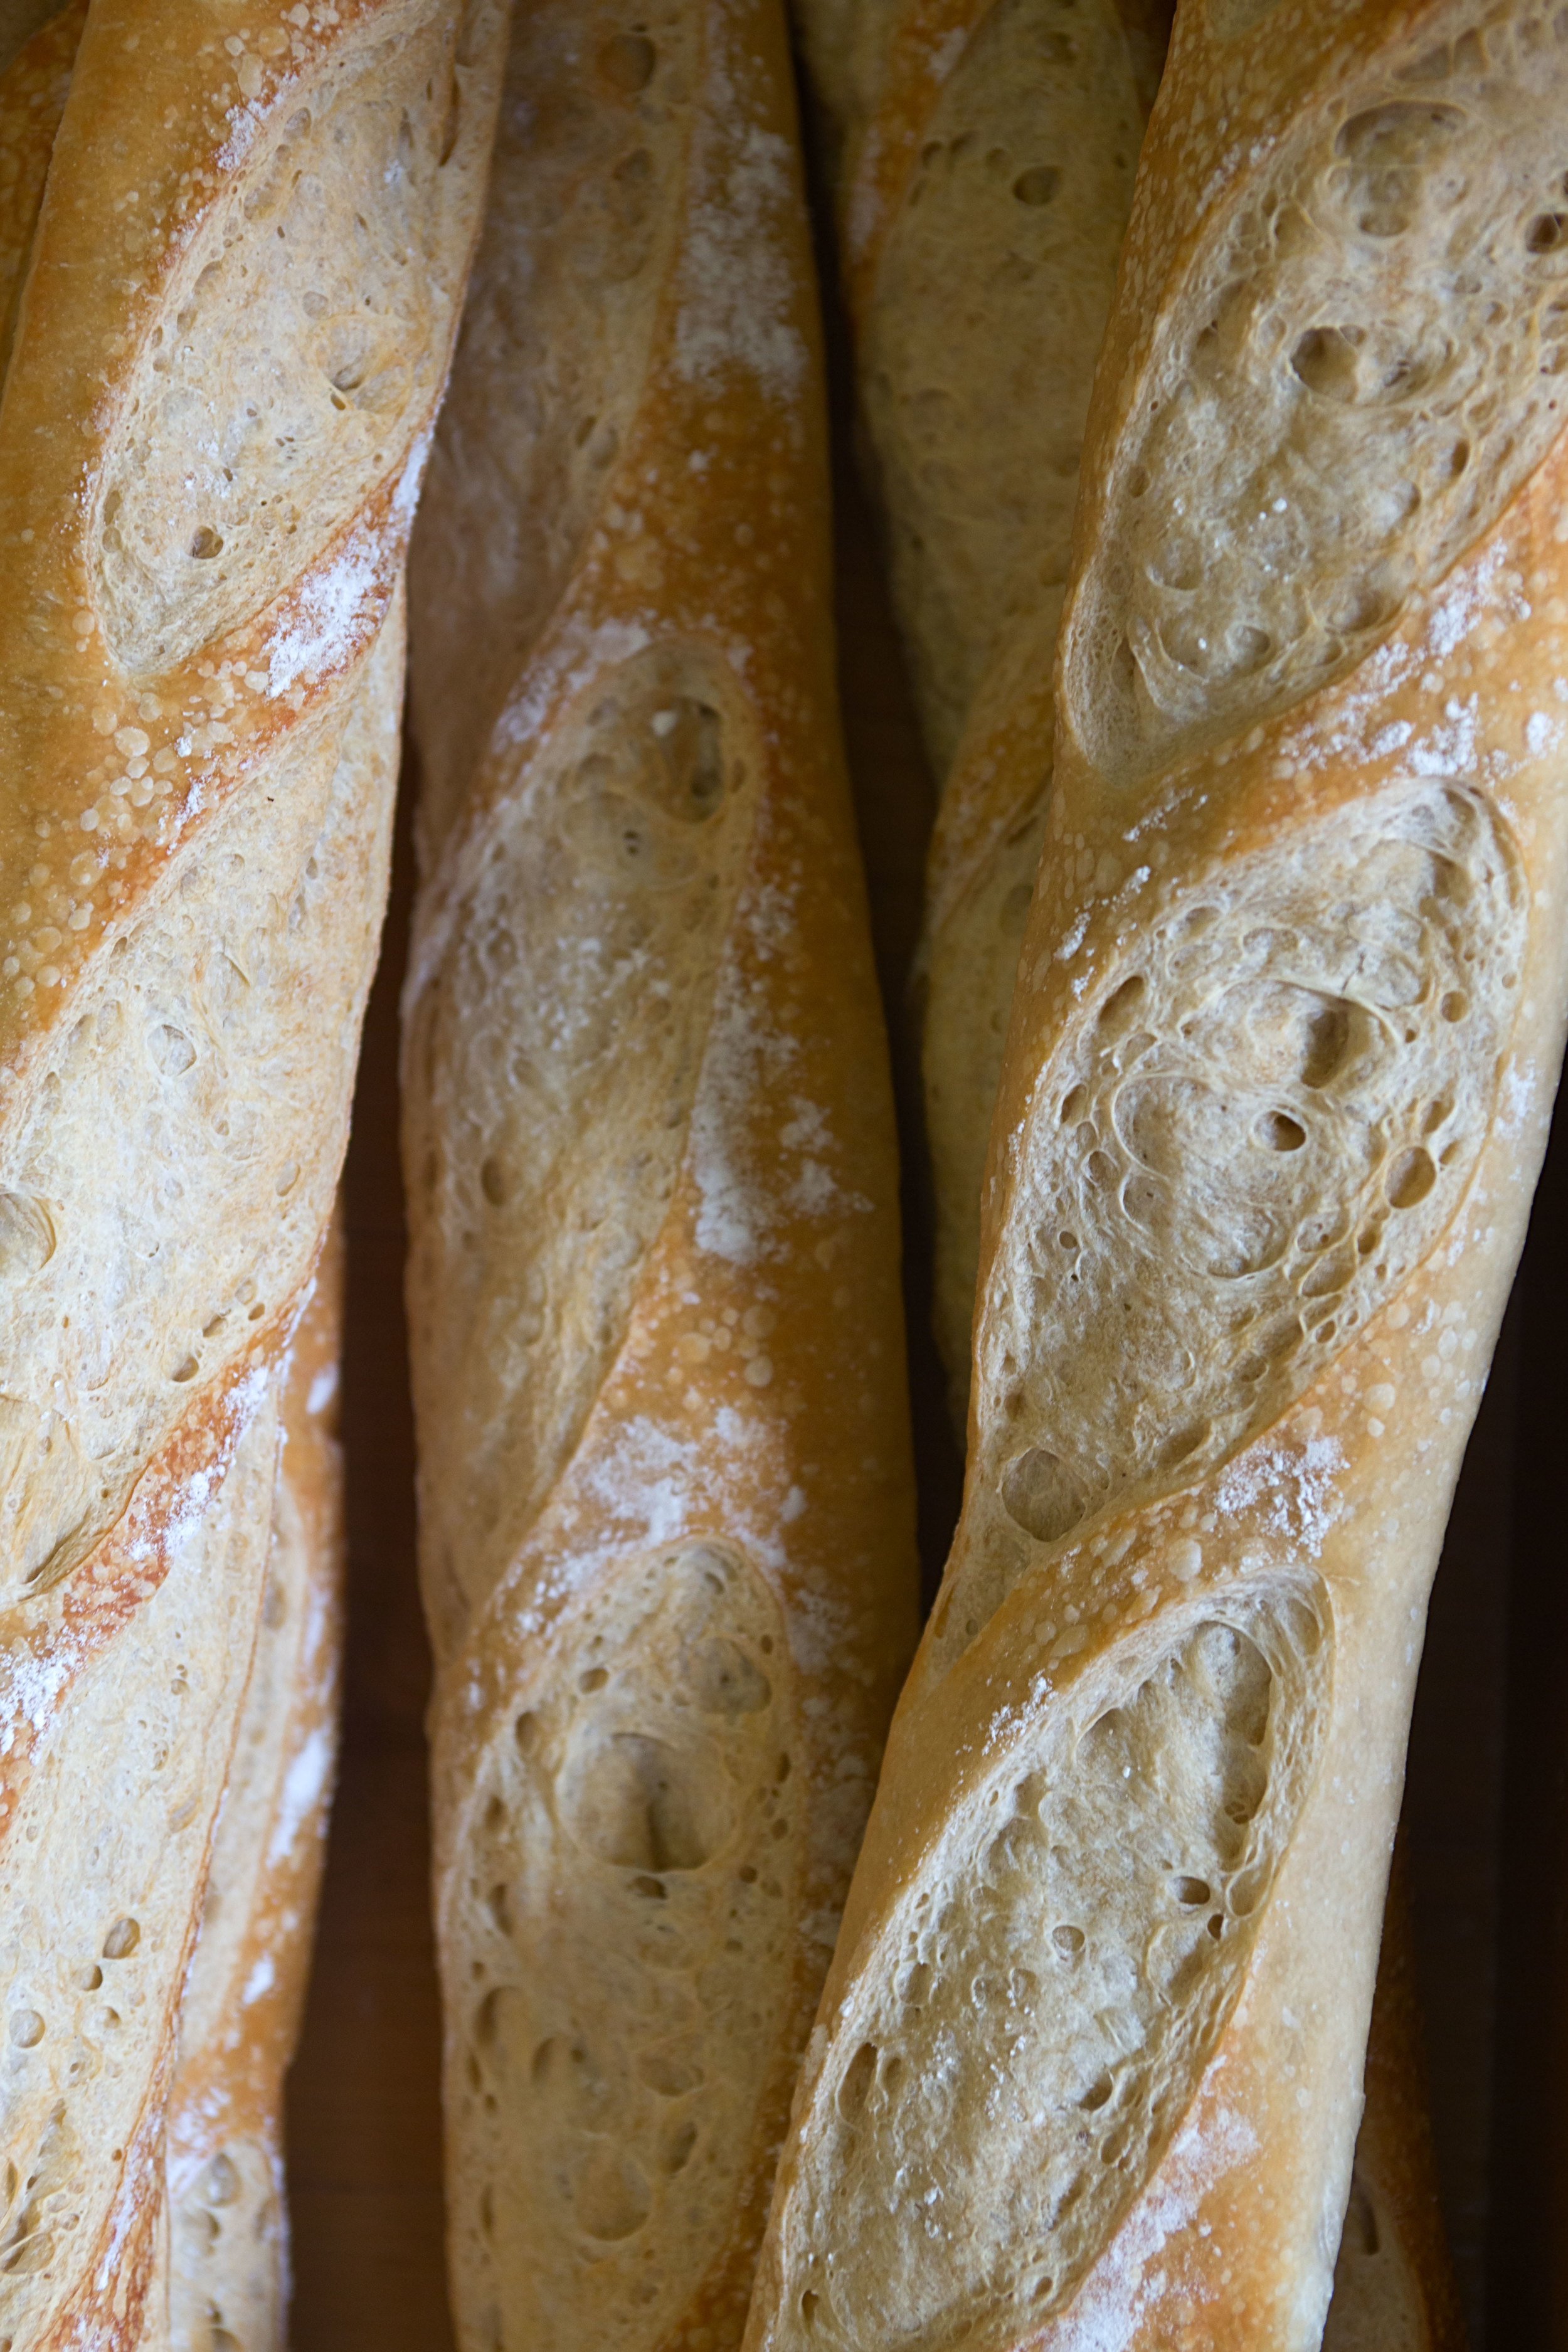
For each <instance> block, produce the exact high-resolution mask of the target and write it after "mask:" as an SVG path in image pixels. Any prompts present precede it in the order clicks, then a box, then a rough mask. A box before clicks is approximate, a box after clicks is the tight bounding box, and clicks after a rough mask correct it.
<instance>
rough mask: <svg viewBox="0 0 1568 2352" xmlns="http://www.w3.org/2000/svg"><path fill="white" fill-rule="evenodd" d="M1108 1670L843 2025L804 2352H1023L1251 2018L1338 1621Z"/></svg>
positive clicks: (860, 1992)
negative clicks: (955, 2351) (1239, 2009)
mask: <svg viewBox="0 0 1568 2352" xmlns="http://www.w3.org/2000/svg"><path fill="white" fill-rule="evenodd" d="M1183 1618H1184V1622H1180V1623H1178V1624H1172V1623H1171V1622H1169V1621H1167V1622H1166V1623H1165V1624H1164V1625H1163V1626H1162V1627H1161V1629H1160V1630H1159V1632H1158V1633H1146V1634H1144V1635H1142V1636H1138V1637H1133V1638H1132V1639H1131V1640H1129V1641H1127V1642H1126V1643H1123V1644H1121V1645H1120V1647H1118V1648H1116V1649H1113V1650H1112V1651H1111V1652H1110V1654H1108V1655H1107V1656H1106V1657H1105V1658H1103V1659H1101V1660H1100V1662H1098V1664H1097V1665H1096V1667H1095V1668H1094V1669H1093V1670H1092V1671H1091V1675H1090V1676H1088V1677H1086V1678H1085V1682H1084V1684H1083V1685H1079V1686H1077V1687H1075V1689H1074V1690H1073V1692H1072V1694H1071V1696H1070V1697H1069V1698H1068V1700H1067V1701H1066V1703H1065V1704H1059V1705H1058V1707H1057V1708H1056V1709H1055V1710H1054V1711H1053V1713H1052V1715H1051V1716H1050V1717H1048V1718H1047V1719H1046V1720H1045V1721H1044V1722H1043V1723H1042V1724H1041V1726H1040V1727H1039V1728H1038V1729H1037V1730H1036V1731H1035V1732H1034V1733H1033V1734H1031V1735H1030V1736H1029V1737H1027V1738H1025V1739H1024V1740H1022V1741H1021V1742H1019V1743H1016V1744H1015V1745H1014V1746H1013V1747H1012V1748H1011V1749H1010V1752H1009V1754H1008V1757H1007V1759H1006V1761H1005V1766H1003V1767H1000V1768H998V1769H996V1770H994V1772H993V1773H991V1774H989V1775H987V1776H986V1777H985V1778H984V1780H982V1781H981V1782H980V1783H979V1784H978V1785H977V1786H975V1787H974V1788H973V1789H972V1790H970V1791H968V1792H966V1794H965V1795H964V1797H963V1800H962V1801H960V1802H959V1803H958V1804H956V1805H955V1806H953V1807H952V1809H951V1810H950V1811H949V1813H948V1815H947V1816H946V1818H945V1819H944V1822H943V1824H942V1829H941V1831H940V1832H939V1834H938V1835H937V1837H936V1838H935V1839H934V1840H933V1841H932V1843H931V1845H930V1846H929V1847H928V1848H927V1849H926V1850H925V1851H924V1852H923V1853H921V1858H920V1861H919V1863H918V1865H917V1866H916V1867H915V1868H913V1869H912V1870H911V1872H910V1875H909V1878H908V1881H907V1883H906V1884H905V1885H903V1886H902V1887H901V1888H900V1893H899V1895H898V1896H897V1899H896V1900H895V1901H894V1902H893V1903H892V1904H891V1905H890V1906H889V1910H888V1912H887V1914H886V1916H885V1918H884V1920H883V1922H882V1925H881V1927H880V1928H879V1933H878V1936H877V1938H876V1942H875V1946H874V1948H873V1949H871V1950H870V1951H868V1953H866V1954H865V1955H864V1956H863V1959H862V1965H861V1966H860V1967H859V1969H858V1971H857V1974H856V1977H855V1979H854V1982H853V1985H852V1987H851V1988H850V1990H848V1992H847V1997H846V1998H845V2000H844V2001H843V2003H842V2005H841V2006H840V2007H839V2008H838V2009H837V2011H836V2012H835V2013H834V2014H833V2016H832V2017H831V2019H830V2020H829V2021H828V2027H827V2030H828V2034H829V2041H828V2045H827V2048H826V2054H825V2056H824V2059H823V2062H822V2064H821V2069H820V2072H819V2073H818V2074H817V2075H816V2079H815V2080H814V2081H813V2082H812V2083H811V2084H810V2085H809V2089H808V2092H807V2100H806V2106H805V2115H804V2117H803V2122H802V2136H801V2142H800V2154H799V2159H798V2166H797V2170H796V2173H795V2179H794V2181H793V2182H792V2186H791V2189H790V2194H789V2199H788V2201H787V2204H786V2206H785V2208H784V2213H783V2216H782V2221H781V2225H780V2233H781V2267H782V2273H783V2282H784V2291H783V2296H782V2300H781V2303H780V2305H779V2307H778V2312H777V2318H776V2322H775V2332H774V2335H773V2338H772V2340H773V2342H775V2343H776V2344H778V2345H779V2346H781V2347H784V2346H787V2347H791V2352H809V2347H823V2352H830V2347H831V2352H850V2347H854V2352H863V2347H867V2346H869V2345H877V2346H882V2347H889V2352H893V2347H907V2352H917V2347H918V2352H948V2347H958V2346H959V2345H963V2346H965V2347H972V2348H973V2352H993V2348H994V2352H1003V2347H1011V2346H1014V2345H1016V2344H1017V2343H1019V2342H1020V2341H1022V2340H1025V2339H1026V2338H1027V2337H1028V2336H1029V2335H1030V2333H1031V2331H1032V2330H1033V2329H1035V2328H1037V2327H1038V2326H1041V2325H1043V2324H1044V2323H1045V2322H1046V2321H1047V2319H1049V2318H1050V2317H1051V2316H1052V2315H1054V2314H1055V2313H1057V2312H1058V2311H1060V2310H1062V2309H1063V2308H1064V2307H1065V2306H1066V2305H1067V2304H1068V2302H1069V2301H1070V2300H1071V2297H1072V2294H1073V2293H1074V2290H1075V2288H1076V2286H1077V2284H1078V2283H1079V2280H1080V2279H1081V2278H1082V2276H1083V2274H1084V2273H1085V2272H1086V2270H1087V2269H1088V2268H1089V2265H1090V2263H1092V2262H1093V2260H1094V2258H1095V2256H1096V2254H1097V2253H1098V2252H1099V2251H1100V2247H1101V2246H1102V2245H1103V2244H1104V2243H1105V2242H1106V2240H1107V2239H1108V2238H1109V2237H1110V2235H1111V2233H1112V2232H1113V2231H1114V2230H1115V2228H1116V2226H1117V2223H1118V2221H1120V2219H1121V2215H1122V2214H1123V2213H1124V2212H1125V2211H1126V2210H1127V2208H1128V2206H1129V2205H1130V2204H1131V2201H1132V2199H1133V2198H1134V2197H1135V2196H1136V2194H1137V2193H1138V2190H1139V2189H1140V2188H1141V2187H1142V2184H1143V2182H1144V2181H1145V2180H1146V2179H1148V2177H1149V2175H1150V2173H1151V2172H1152V2169H1153V2168H1154V2166H1155V2164H1156V2163H1157V2162H1158V2160H1159V2158H1160V2155H1161V2153H1162V2152H1163V2148H1164V2147H1165V2146H1166V2145H1167V2144H1168V2142H1169V2139H1170V2137H1171V2135H1172V2133H1173V2130H1174V2129H1175V2127H1176V2125H1177V2124H1178V2122H1179V2121H1180V2119H1181V2116H1183V2114H1184V2112H1185V2109H1186V2107H1187V2105H1188V2103H1189V2102H1190V2100H1191V2097H1192V2095H1193V2093H1194V2089H1195V2087H1196V2084H1197V2083H1198V2081H1199V2079H1200V2078H1201V2076H1202V2074H1203V2072H1204V2069H1205V2065H1206V2063H1207V2062H1208V2059H1209V2057H1210V2054H1211V2053H1212V2052H1213V2050H1214V2047H1215V2043H1216V2042H1217V2041H1218V2039H1219V2036H1220V2034H1221V2032H1222V2031H1223V2029H1224V2026H1225V2023H1226V2019H1227V2018H1228V2016H1229V2014H1230V2011H1231V2010H1232V2008H1233V2007H1234V2005H1235V2002H1236V2000H1237V1995H1238V1993H1239V1991H1240V1990H1241V1986H1242V1983H1243V1981H1244V1979H1245V1977H1246V1972H1247V1959H1248V1956H1249V1953H1250V1950H1251V1947H1252V1942H1253V1938H1254V1937H1255V1935H1256V1932H1257V1928H1258V1922H1259V1919H1260V1917H1261V1916H1262V1913H1263V1910H1264V1908H1265V1906H1266V1905H1267V1903H1268V1895H1269V1891H1270V1888H1271V1886H1272V1885H1273V1881H1274V1876H1275V1874H1276V1872H1277V1870H1278V1867H1279V1860H1280V1857H1281V1855H1282V1853H1283V1852H1284V1849H1285V1846H1286V1843H1287V1842H1288V1840H1289V1834H1290V1831H1291V1827H1292V1825H1293V1822H1294V1820H1295V1816H1296V1813H1297V1811H1298V1810H1299V1807H1300V1800H1301V1796H1302V1794H1303V1791H1304V1790H1305V1788H1306V1785H1307V1782H1308V1780H1309V1778H1310V1770H1311V1766H1312V1760H1313V1755H1314V1749H1315V1743H1316V1734H1317V1727H1318V1725H1319V1722H1320V1719H1321V1701H1322V1696H1323V1693H1324V1690H1325V1687H1326V1682H1327V1676H1328V1672H1329V1658H1328V1649H1329V1645H1328V1642H1327V1638H1326V1636H1327V1631H1328V1621H1327V1614H1326V1604H1325V1603H1324V1602H1323V1601H1321V1597H1312V1596H1310V1595H1309V1594H1308V1593H1307V1592H1306V1591H1305V1590H1304V1589H1301V1590H1297V1589H1293V1588H1292V1587H1291V1586H1289V1584H1286V1583H1277V1584H1271V1585H1270V1584H1265V1585H1260V1586H1259V1587H1257V1588H1255V1589H1254V1590H1252V1591H1249V1592H1248V1593H1247V1595H1245V1596H1241V1595H1234V1596H1230V1597H1228V1598H1227V1599H1226V1600H1224V1601H1220V1600H1218V1599H1211V1600H1210V1601H1208V1602H1206V1603H1204V1604H1201V1605H1199V1606H1198V1607H1197V1608H1195V1609H1189V1610H1187V1611H1185V1612H1183Z"/></svg>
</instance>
